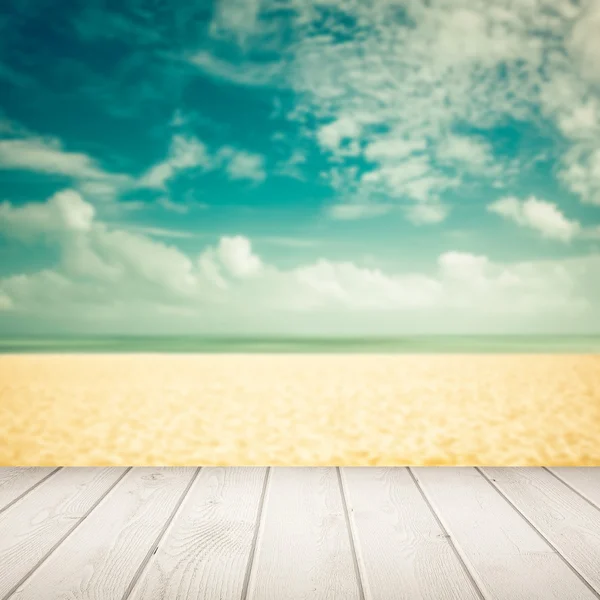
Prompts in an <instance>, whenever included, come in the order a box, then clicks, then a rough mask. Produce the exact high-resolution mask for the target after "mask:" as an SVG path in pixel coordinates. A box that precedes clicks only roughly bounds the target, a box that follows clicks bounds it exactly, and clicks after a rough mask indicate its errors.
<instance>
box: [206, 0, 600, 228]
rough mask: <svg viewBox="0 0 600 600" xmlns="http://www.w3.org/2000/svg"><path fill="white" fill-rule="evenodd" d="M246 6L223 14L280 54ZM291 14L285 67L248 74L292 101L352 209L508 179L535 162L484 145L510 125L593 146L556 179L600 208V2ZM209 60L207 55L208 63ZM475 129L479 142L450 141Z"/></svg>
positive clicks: (335, 8) (257, 14)
mask: <svg viewBox="0 0 600 600" xmlns="http://www.w3.org/2000/svg"><path fill="white" fill-rule="evenodd" d="M251 4H252V9H251V12H252V14H253V15H254V17H253V18H252V19H250V18H246V17H244V14H245V12H244V11H245V10H250V7H249V6H248V7H245V8H244V10H242V8H241V7H240V6H238V5H237V4H235V3H234V4H233V5H231V7H230V9H228V10H230V11H231V12H230V13H229V16H228V18H230V19H232V22H240V23H241V22H242V21H243V22H244V26H245V27H247V29H245V32H246V34H247V36H246V38H245V43H248V44H250V42H248V39H250V38H252V44H254V45H251V44H250V45H249V46H244V47H245V48H248V47H251V48H252V49H255V50H259V51H260V50H261V49H264V48H266V46H265V44H271V46H269V49H270V50H273V45H272V44H274V42H273V40H274V39H276V36H271V37H269V36H267V37H266V38H265V36H262V35H259V34H260V33H264V31H265V27H267V26H266V24H265V23H266V22H267V20H268V16H269V12H272V11H273V10H274V8H273V6H272V5H271V4H270V3H261V4H260V6H258V5H257V4H255V3H251ZM284 5H285V6H288V8H290V9H291V10H290V11H289V12H288V13H287V14H289V15H290V17H289V20H287V21H286V20H285V19H286V17H284V16H282V14H283V13H279V14H278V17H277V19H280V20H279V21H278V20H277V19H276V20H275V21H274V23H276V24H284V25H285V26H286V27H289V28H290V31H292V30H293V32H294V36H293V42H291V43H290V44H289V45H286V44H283V43H280V46H279V47H278V48H276V49H277V50H278V52H279V56H281V57H282V59H281V60H282V61H284V60H285V64H283V62H281V63H278V65H277V69H276V70H274V71H272V72H270V73H269V75H268V77H267V76H266V75H265V78H264V80H262V81H261V79H260V78H259V77H256V76H255V75H252V77H251V79H253V83H256V84H259V85H260V84H265V83H267V82H268V83H269V85H273V84H276V85H278V86H280V87H284V86H285V87H288V88H289V89H291V90H293V91H294V92H295V93H296V99H297V102H296V105H295V107H294V108H293V110H291V111H290V112H289V113H288V115H289V118H291V119H293V120H296V121H298V123H300V124H301V126H302V128H303V129H304V130H305V131H306V132H307V135H308V137H311V138H314V139H316V140H317V142H318V143H319V144H320V146H321V148H322V150H323V151H324V152H326V153H327V156H328V157H329V159H330V161H331V171H332V175H333V171H334V170H335V172H336V173H338V175H337V176H332V177H330V178H329V180H330V181H332V182H333V181H334V180H335V179H338V180H339V179H340V177H339V173H340V172H341V171H343V170H346V171H347V173H346V174H345V175H343V176H342V177H341V179H342V180H343V181H344V182H345V187H344V188H343V189H339V188H336V191H337V192H338V193H340V196H341V198H342V199H343V200H342V201H343V202H348V203H356V198H357V197H359V198H364V199H365V202H367V203H368V202H372V201H373V195H378V196H384V195H385V196H387V198H392V199H393V198H398V199H399V200H400V201H403V199H405V198H412V199H413V200H416V201H417V202H418V203H424V202H425V199H426V198H431V197H437V196H439V194H441V193H442V192H443V191H444V190H446V189H447V188H448V187H449V186H454V185H458V184H459V183H460V182H461V180H462V179H463V174H464V173H465V172H466V171H468V172H470V173H471V174H475V175H480V176H484V177H489V176H493V177H495V181H499V180H502V181H503V182H504V183H505V184H506V183H508V182H509V180H510V179H511V178H512V177H516V176H517V175H518V174H519V171H524V170H527V169H528V168H530V167H531V165H532V164H533V163H531V164H530V162H529V161H527V160H521V157H519V161H518V162H516V163H514V164H513V163H510V161H508V162H507V159H506V158H503V157H502V155H499V156H496V155H495V154H494V148H493V147H492V146H491V145H490V144H489V143H488V141H487V140H486V138H485V131H486V129H488V128H491V127H493V126H494V125H496V124H500V123H506V122H507V121H510V120H511V119H514V120H517V121H527V122H529V123H530V124H531V125H535V126H538V127H539V128H540V130H541V131H540V133H541V134H542V135H543V136H545V137H548V138H549V137H551V136H552V135H554V132H553V127H554V126H555V127H556V128H557V129H558V130H559V131H560V132H561V133H562V135H563V136H564V137H565V138H566V141H567V142H568V143H567V146H568V145H571V144H573V145H576V144H579V143H581V142H583V141H584V142H585V146H584V147H583V148H578V149H577V156H574V155H567V157H566V158H565V160H566V162H565V168H564V171H563V173H562V175H561V180H562V181H563V182H564V183H565V184H566V185H567V187H569V189H571V190H572V191H574V192H575V193H577V194H579V195H581V197H582V199H583V200H585V201H587V202H592V203H598V202H600V175H598V173H597V171H598V169H596V161H595V154H594V152H595V151H597V150H600V110H599V107H598V102H597V99H598V91H599V90H598V83H599V82H600V79H599V77H600V76H599V75H598V72H599V71H598V69H597V62H598V61H597V57H598V56H600V50H599V48H600V46H599V45H598V44H599V42H598V40H600V8H599V6H600V4H599V3H598V2H597V1H596V0H587V2H586V1H584V2H581V3H579V2H572V1H570V0H535V1H533V0H532V1H528V2H513V1H512V0H497V1H494V2H486V1H485V0H457V1H455V2H446V1H440V2H430V3H424V2H421V1H419V0H406V1H404V0H403V1H402V2H395V1H385V2H371V3H369V2H367V3H364V2H353V1H349V2H346V1H344V0H331V1H329V0H328V1H327V2H325V0H322V1H320V2H317V3H316V4H315V3H304V2H299V1H294V0H290V2H289V3H284ZM223 6H225V5H223ZM322 9H325V10H326V11H327V14H328V18H327V19H325V20H324V19H323V18H322V17H323V10H322ZM223 10H224V9H223ZM282 21H284V23H282ZM229 27H230V28H232V29H234V30H235V29H236V27H233V26H232V25H230V26H229ZM273 27H275V25H273ZM278 39H280V40H281V38H278ZM209 57H211V55H210V53H209V52H208V51H205V54H204V55H203V60H204V62H206V63H209V62H210V61H211V60H212V59H210V58H209ZM267 66H268V65H267ZM247 67H250V68H249V69H247ZM268 67H269V66H268ZM269 68H270V67H269ZM232 69H234V67H233V66H232V65H229V64H228V63H227V62H226V61H222V62H221V63H220V65H219V69H218V70H219V76H221V77H223V78H225V79H228V80H230V81H241V78H242V75H241V74H240V73H239V72H237V71H236V72H233V71H232ZM252 69H254V70H255V71H256V73H258V72H260V69H261V65H260V64H259V63H254V64H250V65H244V69H242V71H246V70H248V72H251V71H252ZM214 72H215V73H216V70H215V71H214ZM540 113H541V114H542V116H543V119H540V118H539V114H540ZM548 121H550V122H551V125H550V127H548ZM314 122H316V124H315V125H314V128H313V126H312V125H311V124H310V123H314ZM469 129H471V130H472V131H474V132H475V131H476V132H478V133H477V134H473V135H466V134H462V135H457V134H455V133H451V132H454V131H468V130H469ZM557 141H559V142H560V141H561V140H557ZM556 149H557V150H560V149H561V146H560V145H557V146H556ZM522 152H523V153H525V152H526V149H525V147H523V149H522ZM353 156H362V157H363V158H365V159H366V160H367V161H370V162H371V163H374V164H372V165H371V173H370V177H372V179H370V178H369V177H367V178H361V173H360V172H359V173H355V172H353V171H352V169H353V167H354V165H353V164H352V163H345V160H344V159H346V158H348V157H353ZM336 159H337V160H336ZM419 161H420V162H421V164H422V167H423V170H422V172H420V173H419V174H415V175H414V177H413V178H411V179H410V180H408V179H406V178H402V177H400V176H399V175H397V174H398V173H402V172H403V171H406V170H407V169H408V170H409V171H410V170H411V169H412V168H413V167H414V165H415V164H416V163H417V162H419ZM406 163H409V166H407V165H406ZM509 163H510V164H509ZM340 164H342V165H344V166H343V167H340V166H339V165H340ZM515 165H516V168H515ZM449 170H450V171H452V170H454V174H452V173H449V172H448V171H449ZM420 179H422V180H423V181H420ZM350 210H351V211H356V210H357V209H355V208H353V209H350ZM415 210H416V211H417V212H419V211H420V210H421V209H418V208H417V209H415ZM330 214H331V212H330ZM364 214H365V216H368V214H369V211H368V210H365V212H364ZM409 214H410V212H408V213H407V215H409Z"/></svg>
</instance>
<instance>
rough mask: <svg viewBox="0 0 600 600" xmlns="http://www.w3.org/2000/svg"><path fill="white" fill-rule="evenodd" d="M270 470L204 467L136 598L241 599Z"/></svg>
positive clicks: (147, 570)
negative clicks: (267, 475)
mask: <svg viewBox="0 0 600 600" xmlns="http://www.w3.org/2000/svg"><path fill="white" fill-rule="evenodd" d="M266 474H267V469H265V468H251V467H246V468H243V467H242V468H216V467H215V468H213V467H205V468H203V469H202V470H201V471H200V474H199V476H198V478H197V479H196V481H194V484H193V486H192V487H191V488H190V491H189V492H188V494H187V496H186V498H185V500H184V502H183V504H182V506H181V509H180V510H179V512H178V514H177V516H176V517H175V519H174V520H173V522H172V524H171V526H170V527H169V529H168V531H167V532H166V533H165V536H164V539H163V541H162V542H161V544H160V546H159V548H158V551H157V552H156V554H154V555H153V556H152V558H151V559H150V561H149V562H148V565H147V567H146V569H145V570H144V573H143V574H142V576H141V577H140V579H139V581H138V584H137V585H136V587H135V588H134V590H133V593H132V594H131V596H130V598H131V600H192V599H193V600H196V599H198V598H202V599H203V600H222V599H230V598H231V599H235V600H239V599H240V598H241V597H242V591H243V586H244V580H245V576H246V572H247V570H248V563H249V560H250V556H251V552H252V549H253V542H254V536H255V532H256V528H257V526H258V518H259V507H260V504H261V499H262V495H263V490H264V484H265V478H266Z"/></svg>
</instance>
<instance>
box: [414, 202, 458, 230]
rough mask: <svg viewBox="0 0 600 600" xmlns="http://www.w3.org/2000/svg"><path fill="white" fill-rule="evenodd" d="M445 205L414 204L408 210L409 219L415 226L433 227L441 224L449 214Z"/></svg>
mask: <svg viewBox="0 0 600 600" xmlns="http://www.w3.org/2000/svg"><path fill="white" fill-rule="evenodd" d="M449 210H450V209H449V208H448V207H447V206H445V205H444V204H426V203H419V204H414V205H413V206H410V207H408V208H407V209H406V213H407V218H408V220H409V221H411V222H413V223H414V224H415V225H430V224H431V225H433V224H435V223H441V222H442V221H443V220H444V219H445V218H446V217H447V216H448V213H449Z"/></svg>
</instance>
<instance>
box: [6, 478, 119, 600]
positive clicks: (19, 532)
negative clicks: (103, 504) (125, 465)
mask: <svg viewBox="0 0 600 600" xmlns="http://www.w3.org/2000/svg"><path fill="white" fill-rule="evenodd" d="M125 471H126V469H122V468H115V469H112V468H104V469H103V468H100V469H97V468H89V467H88V468H77V469H61V470H60V471H58V472H57V473H55V474H54V475H53V476H52V477H51V478H50V479H49V480H48V481H47V482H46V483H45V484H44V485H43V486H38V487H36V488H35V489H34V490H32V491H31V492H30V493H29V494H27V495H26V496H25V497H23V498H22V499H21V500H20V501H19V502H18V503H17V504H13V505H12V506H11V507H10V508H9V509H8V510H6V511H5V512H3V513H1V514H0V565H2V568H1V569H0V598H4V597H5V596H6V595H7V594H9V592H10V591H11V590H14V588H15V587H16V586H17V585H18V584H19V583H20V582H21V581H22V580H23V579H24V578H25V577H26V576H27V575H28V574H29V573H30V572H31V571H32V570H33V569H34V568H35V567H36V566H37V565H38V564H39V563H40V562H41V561H42V560H43V559H44V558H45V557H46V556H47V555H48V554H49V553H51V551H52V550H53V548H54V547H55V546H57V545H58V544H59V543H60V541H61V540H62V539H64V538H65V537H66V536H67V535H68V534H69V533H70V532H71V531H73V529H75V527H77V524H78V523H79V522H80V521H81V520H82V519H84V518H85V516H86V515H87V514H88V512H89V511H90V510H91V509H92V508H93V507H94V506H95V505H96V504H97V503H98V501H99V500H100V499H101V498H102V497H103V496H104V495H105V494H106V493H107V492H108V491H109V490H110V488H111V487H112V486H113V485H114V484H115V483H116V482H117V481H118V480H119V479H120V478H121V477H122V476H123V474H124V473H125Z"/></svg>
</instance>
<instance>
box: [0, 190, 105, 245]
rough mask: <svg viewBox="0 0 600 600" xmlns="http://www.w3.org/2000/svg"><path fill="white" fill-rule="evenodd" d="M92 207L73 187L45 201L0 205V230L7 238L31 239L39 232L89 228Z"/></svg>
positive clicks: (49, 232) (62, 231)
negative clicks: (20, 204) (21, 204)
mask: <svg viewBox="0 0 600 600" xmlns="http://www.w3.org/2000/svg"><path fill="white" fill-rule="evenodd" d="M94 214H95V210H94V207H93V206H92V205H91V204H89V203H87V202H85V200H83V198H82V197H81V196H80V194H78V193H77V192H76V191H74V190H63V191H60V192H57V193H56V194H54V195H53V196H52V197H51V198H49V199H48V201H47V202H43V203H30V204H25V205H23V206H13V205H12V204H10V203H9V202H3V203H2V204H0V231H1V232H2V233H3V234H4V235H5V236H8V237H15V238H18V239H24V240H30V239H33V238H35V237H36V236H40V235H47V234H54V235H57V234H60V233H64V232H85V231H89V230H90V229H91V226H92V221H93V219H94Z"/></svg>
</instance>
